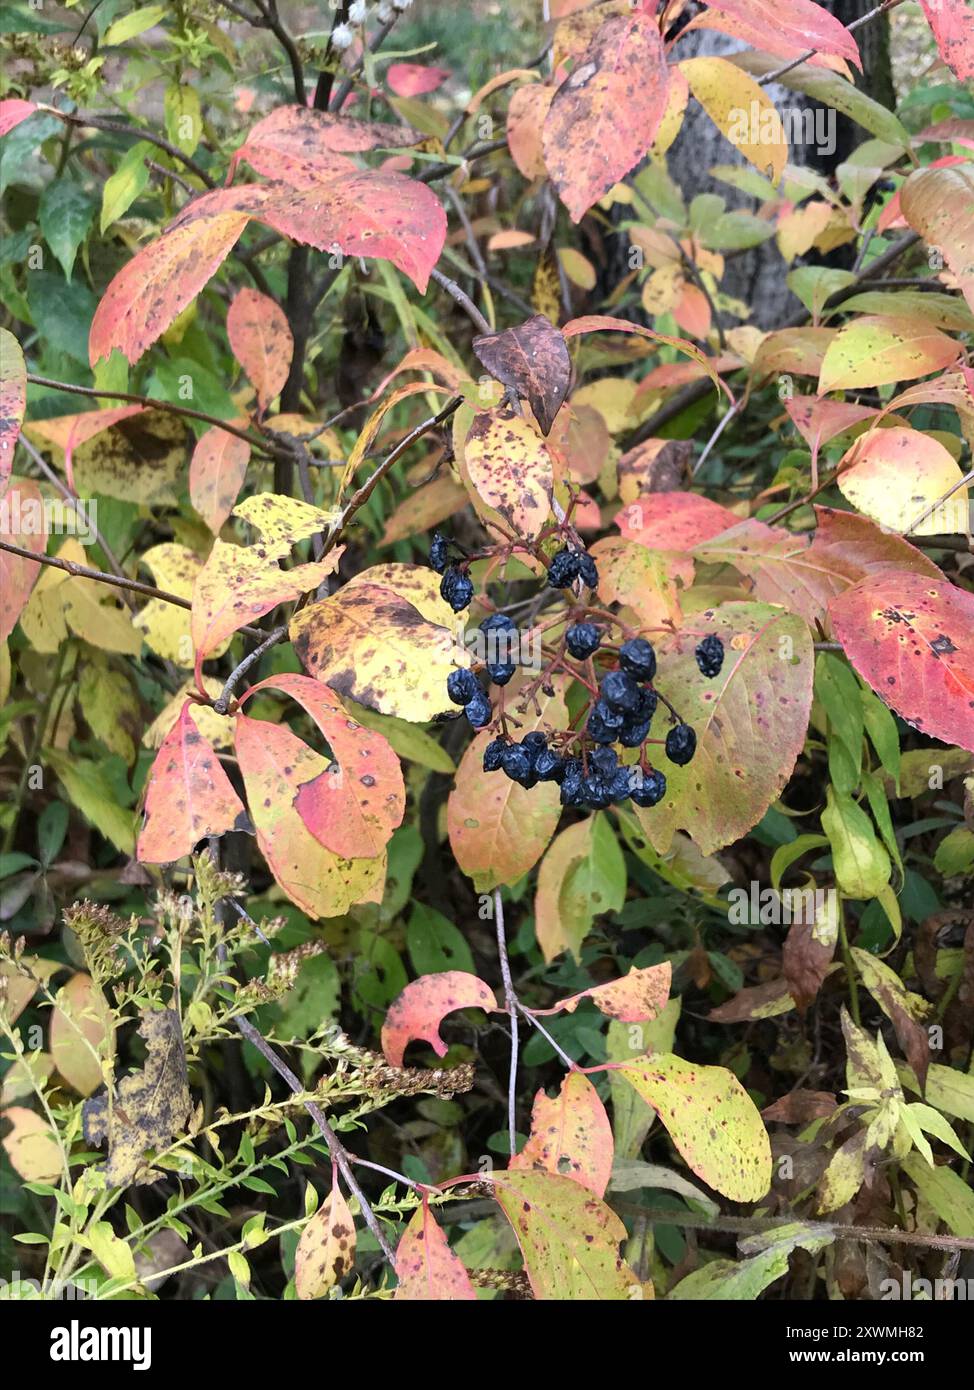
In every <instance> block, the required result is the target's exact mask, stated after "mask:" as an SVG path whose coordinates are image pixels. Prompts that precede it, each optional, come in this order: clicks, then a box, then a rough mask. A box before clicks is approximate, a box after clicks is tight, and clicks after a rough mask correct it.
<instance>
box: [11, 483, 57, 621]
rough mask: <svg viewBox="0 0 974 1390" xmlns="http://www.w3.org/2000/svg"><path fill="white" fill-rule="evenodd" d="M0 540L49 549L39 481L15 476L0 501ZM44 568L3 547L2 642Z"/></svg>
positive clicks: (36, 550) (26, 547)
mask: <svg viewBox="0 0 974 1390" xmlns="http://www.w3.org/2000/svg"><path fill="white" fill-rule="evenodd" d="M0 540H5V541H9V542H10V544H11V545H19V546H20V548H21V550H33V551H34V553H35V554H37V555H43V554H44V552H45V550H46V549H47V522H46V520H45V517H44V502H43V498H42V497H41V493H40V489H39V488H38V486H37V484H36V483H34V482H31V481H29V480H28V479H27V478H14V479H13V480H12V481H11V485H10V487H9V488H8V489H7V491H6V492H5V493H4V495H3V498H2V500H0ZM40 572H41V567H40V565H39V564H36V563H35V562H34V561H33V560H25V559H23V558H22V557H21V556H20V555H11V554H10V552H9V551H7V550H0V642H4V641H6V639H7V638H8V637H9V636H10V634H11V632H13V630H14V626H15V624H16V622H17V619H18V618H19V617H20V615H21V612H22V611H23V608H24V604H25V603H26V602H27V600H28V598H30V591H31V589H33V587H34V581H35V580H36V579H37V576H38V575H39V574H40Z"/></svg>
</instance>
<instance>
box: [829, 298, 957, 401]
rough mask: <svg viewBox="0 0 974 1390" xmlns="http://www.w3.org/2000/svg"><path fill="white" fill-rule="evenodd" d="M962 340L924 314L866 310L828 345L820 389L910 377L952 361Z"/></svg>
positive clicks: (848, 386) (938, 368) (877, 384)
mask: <svg viewBox="0 0 974 1390" xmlns="http://www.w3.org/2000/svg"><path fill="white" fill-rule="evenodd" d="M959 354H960V345H959V344H958V343H956V342H955V341H954V339H953V338H948V337H947V335H946V334H945V333H941V332H940V330H939V329H937V328H933V327H931V325H930V324H929V323H924V322H923V321H922V320H921V319H911V318H909V317H906V318H895V317H891V316H889V315H886V314H863V315H861V316H860V317H859V318H855V319H853V320H852V321H851V322H850V323H846V324H843V326H842V327H841V328H840V329H839V330H838V332H837V333H836V334H835V336H834V338H832V340H831V342H830V343H829V345H828V347H827V348H826V350H825V356H824V357H823V359H822V367H821V372H820V375H819V382H818V389H819V394H820V395H824V394H825V393H826V391H840V390H844V391H848V390H851V389H854V388H857V387H863V386H885V385H886V384H887V383H888V382H891V381H912V380H913V379H914V378H915V377H918V376H929V375H930V373H931V372H936V371H939V370H940V369H941V368H943V367H949V366H950V364H951V363H952V362H955V361H956V360H957V357H958V356H959Z"/></svg>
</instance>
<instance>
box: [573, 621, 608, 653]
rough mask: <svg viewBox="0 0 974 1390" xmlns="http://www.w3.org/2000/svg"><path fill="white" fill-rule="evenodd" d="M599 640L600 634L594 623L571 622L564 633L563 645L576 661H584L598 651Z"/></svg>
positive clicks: (600, 638)
mask: <svg viewBox="0 0 974 1390" xmlns="http://www.w3.org/2000/svg"><path fill="white" fill-rule="evenodd" d="M601 640H602V634H601V632H600V631H599V629H598V628H597V627H596V626H595V624H594V623H573V624H572V626H571V627H570V628H569V629H568V631H567V632H566V633H565V646H566V647H567V648H568V651H569V654H570V655H571V656H573V657H575V659H576V660H577V661H584V660H585V659H586V657H589V656H591V655H592V653H593V652H595V651H598V647H599V642H600V641H601Z"/></svg>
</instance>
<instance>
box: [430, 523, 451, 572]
mask: <svg viewBox="0 0 974 1390" xmlns="http://www.w3.org/2000/svg"><path fill="white" fill-rule="evenodd" d="M449 550H450V542H449V541H448V540H447V538H446V536H443V535H441V534H440V532H439V531H434V533H433V540H432V541H431V543H430V557H429V558H430V567H431V568H432V569H435V570H436V573H437V574H442V573H443V571H444V570H445V569H446V567H447V564H448V563H449Z"/></svg>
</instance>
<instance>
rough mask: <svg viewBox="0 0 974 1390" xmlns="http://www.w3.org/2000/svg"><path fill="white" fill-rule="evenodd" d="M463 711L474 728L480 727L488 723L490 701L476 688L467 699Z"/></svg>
mask: <svg viewBox="0 0 974 1390" xmlns="http://www.w3.org/2000/svg"><path fill="white" fill-rule="evenodd" d="M463 712H464V714H465V715H466V716H467V718H468V719H469V720H470V723H471V724H472V725H473V726H474V728H475V729H482V728H483V727H484V725H485V724H489V723H490V714H491V710H490V701H489V700H488V699H487V696H486V695H485V694H484V692H483V691H482V690H478V691H477V693H476V695H474V697H473V699H471V700H468V701H467V703H466V704H465V705H464V707H463Z"/></svg>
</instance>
